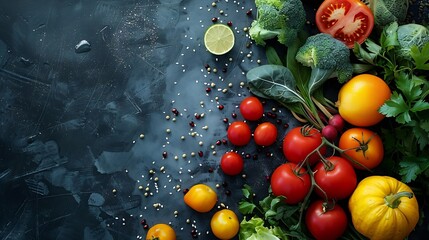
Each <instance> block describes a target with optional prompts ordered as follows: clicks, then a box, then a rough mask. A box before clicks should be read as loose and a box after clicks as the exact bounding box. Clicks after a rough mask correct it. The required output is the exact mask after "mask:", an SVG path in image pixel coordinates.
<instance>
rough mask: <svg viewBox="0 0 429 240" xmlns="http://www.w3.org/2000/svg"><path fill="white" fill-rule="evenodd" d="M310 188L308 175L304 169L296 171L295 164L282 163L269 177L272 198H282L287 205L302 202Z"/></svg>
mask: <svg viewBox="0 0 429 240" xmlns="http://www.w3.org/2000/svg"><path fill="white" fill-rule="evenodd" d="M310 187H311V180H310V175H308V173H307V171H306V170H305V168H301V169H299V170H298V166H297V164H295V163H291V162H289V163H284V164H282V165H280V166H278V167H277V168H276V169H275V170H274V172H273V174H272V175H271V190H272V191H273V194H274V196H284V197H285V198H286V199H285V202H286V203H288V204H297V203H299V202H301V201H302V200H304V198H305V196H306V195H307V194H308V192H309V191H310Z"/></svg>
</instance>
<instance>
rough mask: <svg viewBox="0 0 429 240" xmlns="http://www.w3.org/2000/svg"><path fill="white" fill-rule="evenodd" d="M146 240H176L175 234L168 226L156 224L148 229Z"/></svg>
mask: <svg viewBox="0 0 429 240" xmlns="http://www.w3.org/2000/svg"><path fill="white" fill-rule="evenodd" d="M146 240H176V232H175V231H174V229H173V228H172V227H170V225H167V224H164V223H158V224H155V225H153V226H152V227H151V228H149V231H148V232H147V234H146Z"/></svg>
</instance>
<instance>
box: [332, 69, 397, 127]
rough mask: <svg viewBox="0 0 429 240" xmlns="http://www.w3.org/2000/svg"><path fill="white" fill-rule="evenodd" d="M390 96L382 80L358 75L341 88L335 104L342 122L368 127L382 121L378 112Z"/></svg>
mask: <svg viewBox="0 0 429 240" xmlns="http://www.w3.org/2000/svg"><path fill="white" fill-rule="evenodd" d="M390 96H391V91H390V88H389V86H388V85H387V84H386V82H384V81H383V79H381V78H379V77H377V76H374V75H371V74H360V75H357V76H355V77H353V78H352V79H350V81H348V82H347V83H345V84H344V85H343V86H342V87H341V89H340V91H339V92H338V101H337V102H336V103H335V104H336V105H337V107H338V112H339V113H340V115H341V117H343V118H344V120H346V121H347V122H349V123H350V124H353V125H355V126H358V127H368V126H372V125H375V124H377V123H379V122H380V121H381V120H383V118H384V115H383V114H381V113H379V112H378V110H379V109H380V107H381V106H382V105H383V104H384V102H385V101H386V100H388V99H389V98H390Z"/></svg>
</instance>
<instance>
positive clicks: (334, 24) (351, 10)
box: [316, 0, 374, 48]
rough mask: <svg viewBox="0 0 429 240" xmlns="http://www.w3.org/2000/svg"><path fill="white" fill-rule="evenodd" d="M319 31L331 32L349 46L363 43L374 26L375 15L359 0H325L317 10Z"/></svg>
mask: <svg viewBox="0 0 429 240" xmlns="http://www.w3.org/2000/svg"><path fill="white" fill-rule="evenodd" d="M316 25H317V28H318V29H319V31H321V32H324V33H328V34H331V35H332V36H333V37H335V38H336V39H338V40H340V41H342V42H344V43H345V44H346V45H347V46H348V47H349V48H353V46H354V43H355V42H358V43H359V44H361V43H363V42H364V41H365V39H367V38H368V36H369V35H370V34H371V31H372V29H373V27H374V15H373V14H372V12H371V9H369V7H368V6H366V5H365V4H364V3H362V2H361V1H359V0H325V1H324V2H322V4H321V5H320V6H319V8H318V9H317V12H316Z"/></svg>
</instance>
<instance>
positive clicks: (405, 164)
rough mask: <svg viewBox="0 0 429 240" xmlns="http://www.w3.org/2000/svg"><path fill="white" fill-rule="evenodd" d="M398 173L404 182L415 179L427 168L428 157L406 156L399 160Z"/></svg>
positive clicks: (428, 165)
mask: <svg viewBox="0 0 429 240" xmlns="http://www.w3.org/2000/svg"><path fill="white" fill-rule="evenodd" d="M399 166H400V169H399V174H400V175H401V176H402V181H403V182H405V183H409V182H412V181H414V180H416V178H417V176H418V175H420V174H421V173H423V172H424V171H426V170H427V169H429V158H428V157H407V158H405V159H404V160H403V161H401V162H399Z"/></svg>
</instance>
